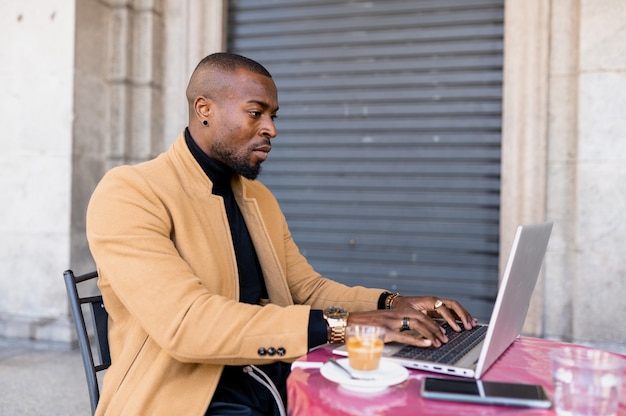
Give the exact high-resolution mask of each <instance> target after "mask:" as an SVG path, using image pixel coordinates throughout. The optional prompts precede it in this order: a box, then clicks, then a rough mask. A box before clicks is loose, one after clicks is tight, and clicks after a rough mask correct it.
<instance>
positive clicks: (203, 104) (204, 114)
mask: <svg viewBox="0 0 626 416" xmlns="http://www.w3.org/2000/svg"><path fill="white" fill-rule="evenodd" d="M193 109H194V113H195V114H196V117H197V118H198V120H200V122H202V121H203V120H207V119H208V118H209V114H210V113H211V101H210V100H209V99H208V98H206V97H203V96H202V95H201V96H199V97H196V99H195V100H194V102H193Z"/></svg>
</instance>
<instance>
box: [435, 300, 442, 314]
mask: <svg viewBox="0 0 626 416" xmlns="http://www.w3.org/2000/svg"><path fill="white" fill-rule="evenodd" d="M442 306H443V302H442V301H441V299H437V301H436V302H435V307H434V308H433V310H434V311H435V312H437V308H441V307H442Z"/></svg>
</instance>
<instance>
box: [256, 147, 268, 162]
mask: <svg viewBox="0 0 626 416" xmlns="http://www.w3.org/2000/svg"><path fill="white" fill-rule="evenodd" d="M271 150H272V146H270V145H263V146H259V147H255V148H254V153H255V154H256V156H257V157H258V158H259V159H261V160H262V161H263V160H265V159H267V155H268V154H269V152H270V151H271Z"/></svg>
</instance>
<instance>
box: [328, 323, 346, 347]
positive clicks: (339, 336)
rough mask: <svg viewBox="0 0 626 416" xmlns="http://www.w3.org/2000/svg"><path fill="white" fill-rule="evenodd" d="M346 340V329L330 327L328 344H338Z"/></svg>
mask: <svg viewBox="0 0 626 416" xmlns="http://www.w3.org/2000/svg"><path fill="white" fill-rule="evenodd" d="M345 339H346V327H345V326H344V325H336V326H332V327H330V343H331V344H338V343H342V342H344V341H345Z"/></svg>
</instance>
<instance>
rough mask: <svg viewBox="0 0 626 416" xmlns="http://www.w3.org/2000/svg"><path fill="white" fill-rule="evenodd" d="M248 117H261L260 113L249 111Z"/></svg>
mask: <svg viewBox="0 0 626 416" xmlns="http://www.w3.org/2000/svg"><path fill="white" fill-rule="evenodd" d="M250 115H251V116H252V117H254V118H259V117H261V112H260V111H250Z"/></svg>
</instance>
